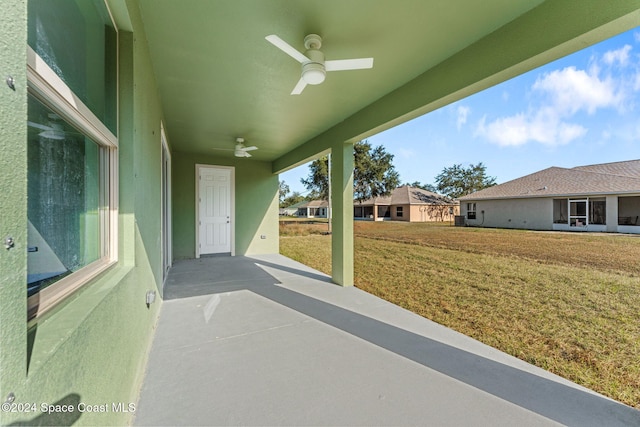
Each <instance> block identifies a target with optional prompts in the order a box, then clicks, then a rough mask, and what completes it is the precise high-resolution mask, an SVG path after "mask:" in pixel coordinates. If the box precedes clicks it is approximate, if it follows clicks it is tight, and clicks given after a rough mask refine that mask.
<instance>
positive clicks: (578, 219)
mask: <svg viewBox="0 0 640 427" xmlns="http://www.w3.org/2000/svg"><path fill="white" fill-rule="evenodd" d="M587 224H588V221H587V200H571V199H569V226H571V227H586V226H587Z"/></svg>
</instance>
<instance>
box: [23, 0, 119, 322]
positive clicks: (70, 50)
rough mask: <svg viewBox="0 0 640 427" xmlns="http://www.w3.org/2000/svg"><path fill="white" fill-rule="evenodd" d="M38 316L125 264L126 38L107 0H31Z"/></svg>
mask: <svg viewBox="0 0 640 427" xmlns="http://www.w3.org/2000/svg"><path fill="white" fill-rule="evenodd" d="M28 27H29V38H28V42H29V47H28V50H27V53H28V55H27V57H28V63H27V71H28V91H29V98H28V104H27V107H28V119H27V123H26V125H27V128H28V134H27V135H28V139H27V159H28V163H27V168H28V171H27V173H28V188H27V200H28V206H27V216H28V256H27V289H28V296H29V302H28V308H29V317H30V318H31V317H34V316H36V315H38V314H41V313H43V312H45V311H46V310H48V309H49V308H51V307H53V306H54V305H55V304H56V303H58V302H59V301H61V300H62V299H63V298H64V297H66V296H67V295H69V294H70V293H72V292H74V291H75V290H76V289H78V288H79V287H80V286H82V284H84V283H86V282H87V281H89V280H90V279H91V278H93V277H95V276H96V275H97V274H99V273H100V272H102V271H104V270H105V269H106V268H107V267H109V266H110V265H111V264H112V263H113V262H115V261H116V252H117V241H116V236H117V228H116V225H117V208H116V206H117V155H116V150H117V146H118V141H117V137H116V135H115V132H116V127H117V126H116V117H117V112H116V110H117V104H116V101H115V100H116V99H117V79H116V75H117V73H116V63H117V62H116V60H117V50H116V49H117V33H116V31H115V27H114V26H113V23H112V22H111V20H110V18H109V13H108V10H107V8H106V5H105V4H104V2H102V1H93V0H92V1H80V0H64V1H58V2H50V1H45V0H30V1H29V22H28Z"/></svg>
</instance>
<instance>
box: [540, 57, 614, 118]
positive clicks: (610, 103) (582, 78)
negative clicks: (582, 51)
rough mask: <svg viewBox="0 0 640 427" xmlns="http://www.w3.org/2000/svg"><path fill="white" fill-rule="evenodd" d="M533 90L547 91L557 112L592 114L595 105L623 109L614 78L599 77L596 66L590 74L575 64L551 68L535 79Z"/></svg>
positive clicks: (595, 108) (595, 107)
mask: <svg viewBox="0 0 640 427" xmlns="http://www.w3.org/2000/svg"><path fill="white" fill-rule="evenodd" d="M533 89H534V90H539V91H543V92H546V93H547V94H548V95H549V96H550V97H551V103H552V105H553V107H554V108H556V109H557V110H558V113H560V114H568V115H572V114H575V113H576V112H578V111H579V110H585V111H587V112H588V113H589V114H593V113H595V111H596V110H597V109H598V108H605V107H617V108H622V101H623V99H624V94H623V92H621V91H618V90H617V88H616V84H615V82H614V80H613V79H612V78H609V77H608V78H605V79H600V77H599V76H598V74H597V72H596V70H595V68H594V69H592V71H590V72H589V73H587V72H586V71H584V70H578V69H576V67H567V68H564V69H562V70H555V71H552V72H550V73H547V74H544V75H543V76H542V77H541V78H538V80H536V82H535V83H534V85H533Z"/></svg>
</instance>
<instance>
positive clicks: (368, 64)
mask: <svg viewBox="0 0 640 427" xmlns="http://www.w3.org/2000/svg"><path fill="white" fill-rule="evenodd" d="M324 68H325V69H326V70H327V71H343V70H364V69H367V68H373V58H357V59H338V60H335V61H325V62H324Z"/></svg>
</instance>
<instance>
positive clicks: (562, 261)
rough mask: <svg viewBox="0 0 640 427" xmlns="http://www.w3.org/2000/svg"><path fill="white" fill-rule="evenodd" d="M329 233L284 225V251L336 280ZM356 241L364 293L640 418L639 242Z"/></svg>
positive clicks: (501, 233)
mask: <svg viewBox="0 0 640 427" xmlns="http://www.w3.org/2000/svg"><path fill="white" fill-rule="evenodd" d="M290 227H291V228H290ZM326 227H327V225H326V224H324V225H312V226H309V227H308V228H306V229H305V226H304V225H303V224H295V225H294V226H291V225H283V226H281V238H280V248H281V249H280V251H281V253H282V254H284V255H286V256H288V257H290V258H293V259H295V260H297V261H300V262H302V263H304V264H306V265H309V266H311V267H313V268H316V269H318V270H320V271H323V272H325V273H330V272H331V248H330V243H331V237H330V236H326V235H323V234H322V233H324V232H326ZM354 232H355V260H356V261H355V278H356V286H357V287H359V288H361V289H363V290H365V291H367V292H371V293H373V294H375V295H378V296H379V297H381V298H384V299H386V300H388V301H391V302H393V303H395V304H397V305H400V306H402V307H404V308H407V309H408V310H411V311H413V312H415V313H418V314H420V315H422V316H424V317H427V318H429V319H431V320H434V321H436V322H438V323H441V324H443V325H445V326H448V327H450V328H452V329H455V330H457V331H459V332H461V333H464V334H466V335H468V336H471V337H473V338H475V339H478V340H479V341H482V342H484V343H486V344H488V345H491V346H493V347H496V348H498V349H500V350H502V351H504V352H506V353H509V354H512V355H514V356H516V357H519V358H520V359H523V360H526V361H527V362H530V363H532V364H534V365H537V366H540V367H542V368H545V369H547V370H549V371H551V372H554V373H556V374H558V375H560V376H563V377H565V378H567V379H570V380H572V381H574V382H576V383H578V384H582V385H584V386H586V387H589V388H591V389H593V390H596V391H598V392H600V393H602V394H604V395H607V396H609V397H611V398H613V399H616V400H619V401H621V402H624V403H626V404H628V405H630V406H633V407H636V408H638V409H640V237H633V236H620V235H602V234H599V235H595V234H588V235H587V234H582V233H545V232H530V231H521V230H496V229H482V228H465V227H450V226H448V224H447V225H443V224H442V223H440V224H424V223H416V224H409V223H399V222H356V223H355V229H354ZM310 248H312V249H313V250H310Z"/></svg>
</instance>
